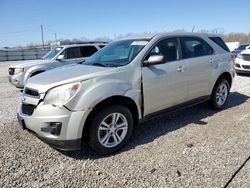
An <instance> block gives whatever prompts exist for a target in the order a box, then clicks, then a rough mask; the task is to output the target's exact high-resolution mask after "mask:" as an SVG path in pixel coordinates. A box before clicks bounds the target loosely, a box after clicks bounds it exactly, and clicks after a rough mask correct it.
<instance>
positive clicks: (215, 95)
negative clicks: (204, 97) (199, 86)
mask: <svg viewBox="0 0 250 188" xmlns="http://www.w3.org/2000/svg"><path fill="white" fill-rule="evenodd" d="M229 90H230V86H229V83H228V81H227V80H226V79H221V80H219V81H218V82H217V83H216V84H215V86H214V89H213V92H212V95H211V98H210V106H211V107H212V108H213V109H217V110H218V109H222V108H223V107H224V106H225V104H226V102H227V99H228V95H229Z"/></svg>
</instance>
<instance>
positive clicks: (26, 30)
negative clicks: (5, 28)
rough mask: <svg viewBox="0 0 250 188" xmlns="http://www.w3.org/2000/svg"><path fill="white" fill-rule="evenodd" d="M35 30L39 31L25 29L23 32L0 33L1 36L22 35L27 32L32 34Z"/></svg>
mask: <svg viewBox="0 0 250 188" xmlns="http://www.w3.org/2000/svg"><path fill="white" fill-rule="evenodd" d="M35 30H38V29H25V30H21V31H11V32H5V33H0V35H11V34H21V33H27V32H31V31H35Z"/></svg>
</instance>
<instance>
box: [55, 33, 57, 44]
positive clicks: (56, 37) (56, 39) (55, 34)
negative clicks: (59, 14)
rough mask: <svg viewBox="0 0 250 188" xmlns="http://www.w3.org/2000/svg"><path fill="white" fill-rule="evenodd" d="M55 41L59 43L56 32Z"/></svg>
mask: <svg viewBox="0 0 250 188" xmlns="http://www.w3.org/2000/svg"><path fill="white" fill-rule="evenodd" d="M55 41H56V43H57V35H56V32H55Z"/></svg>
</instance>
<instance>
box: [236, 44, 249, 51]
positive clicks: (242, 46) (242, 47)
mask: <svg viewBox="0 0 250 188" xmlns="http://www.w3.org/2000/svg"><path fill="white" fill-rule="evenodd" d="M248 46H249V44H243V45H240V46H239V48H237V50H245V49H246V47H248Z"/></svg>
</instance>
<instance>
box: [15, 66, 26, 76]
mask: <svg viewBox="0 0 250 188" xmlns="http://www.w3.org/2000/svg"><path fill="white" fill-rule="evenodd" d="M21 72H24V68H22V67H19V68H15V72H14V74H19V73H21Z"/></svg>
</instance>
